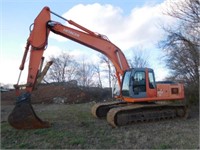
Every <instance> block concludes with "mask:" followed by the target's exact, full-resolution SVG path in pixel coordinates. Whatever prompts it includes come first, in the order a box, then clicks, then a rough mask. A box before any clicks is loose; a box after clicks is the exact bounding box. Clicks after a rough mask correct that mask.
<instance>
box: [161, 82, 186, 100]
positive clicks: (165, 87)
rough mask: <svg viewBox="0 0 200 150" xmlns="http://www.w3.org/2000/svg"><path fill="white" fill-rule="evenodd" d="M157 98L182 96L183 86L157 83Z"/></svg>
mask: <svg viewBox="0 0 200 150" xmlns="http://www.w3.org/2000/svg"><path fill="white" fill-rule="evenodd" d="M157 96H158V98H166V99H168V98H174V99H176V98H177V99H179V98H184V87H183V85H182V84H157Z"/></svg>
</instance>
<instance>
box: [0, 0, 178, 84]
mask: <svg viewBox="0 0 200 150" xmlns="http://www.w3.org/2000/svg"><path fill="white" fill-rule="evenodd" d="M167 5H168V0H123V1H122V0H116V1H114V0H113V1H109V0H96V1H94V0H73V1H72V0H46V1H42V2H41V1H39V0H23V1H20V0H1V47H0V57H1V58H0V67H1V74H0V83H4V84H7V83H9V84H15V83H16V82H17V79H18V74H19V69H18V68H19V66H20V63H21V59H22V56H23V52H24V46H25V43H26V40H27V38H28V36H29V26H30V24H32V23H33V21H34V19H35V17H36V16H37V15H38V13H39V12H40V11H41V9H42V8H43V7H44V6H49V7H50V9H51V10H52V11H54V12H56V13H57V14H60V15H61V16H63V17H65V18H67V19H71V20H73V21H75V22H77V23H79V24H80V25H82V26H84V27H86V28H88V29H90V30H92V31H94V32H98V33H100V34H104V35H106V36H107V37H108V38H109V39H110V41H112V42H113V43H114V44H116V45H117V46H118V47H120V49H121V50H122V51H123V52H124V54H125V56H126V57H127V58H128V59H131V58H130V56H131V55H132V54H134V53H137V51H139V50H142V51H144V53H145V55H147V56H148V58H149V60H148V61H149V65H150V66H149V67H151V68H152V69H154V70H155V74H156V78H157V80H162V79H164V78H165V77H166V76H167V74H168V71H167V70H166V69H165V68H164V62H163V60H162V59H161V57H162V56H163V53H162V51H161V50H160V49H159V48H158V42H159V41H160V40H162V39H163V38H164V33H163V30H162V29H161V25H165V26H166V25H172V24H174V20H173V19H172V18H170V17H168V16H166V15H163V10H164V9H166V8H167ZM52 20H54V21H58V22H60V23H62V24H64V25H67V26H68V24H67V23H66V22H64V21H63V20H61V19H59V18H56V17H53V16H52ZM62 51H64V52H67V53H70V54H71V55H73V56H74V58H75V59H77V61H78V60H79V59H82V58H83V57H84V58H87V61H88V62H95V61H97V60H98V52H95V51H94V50H91V49H89V48H86V47H84V46H82V45H80V44H77V43H75V42H72V41H70V40H68V39H65V38H62V37H60V36H58V35H55V34H53V33H51V34H50V37H49V44H48V48H47V50H46V51H45V56H46V58H47V59H48V57H49V56H51V55H55V56H56V55H58V54H60V53H61V52H62ZM26 77H27V74H26V71H25V73H24V74H23V76H22V78H21V83H25V82H26Z"/></svg>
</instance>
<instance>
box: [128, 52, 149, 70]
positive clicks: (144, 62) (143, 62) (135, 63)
mask: <svg viewBox="0 0 200 150" xmlns="http://www.w3.org/2000/svg"><path fill="white" fill-rule="evenodd" d="M133 51H134V50H133ZM143 51H144V50H142V49H141V50H140V51H139V52H138V50H137V52H135V53H132V56H131V59H130V60H128V62H129V65H130V67H131V68H145V67H147V66H148V65H149V62H148V56H147V55H145V54H144V53H143Z"/></svg>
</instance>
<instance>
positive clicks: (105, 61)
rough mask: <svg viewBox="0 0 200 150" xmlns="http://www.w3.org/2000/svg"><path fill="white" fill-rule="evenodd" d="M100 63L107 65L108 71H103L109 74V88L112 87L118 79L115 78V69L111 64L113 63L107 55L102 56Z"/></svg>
mask: <svg viewBox="0 0 200 150" xmlns="http://www.w3.org/2000/svg"><path fill="white" fill-rule="evenodd" d="M100 63H102V64H105V65H106V66H107V69H104V70H102V71H104V72H106V73H108V85H109V88H111V87H112V80H114V79H115V78H116V76H115V69H114V67H113V65H112V63H111V61H110V60H109V59H108V57H106V56H105V55H103V54H102V55H100Z"/></svg>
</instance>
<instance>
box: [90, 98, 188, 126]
mask: <svg viewBox="0 0 200 150" xmlns="http://www.w3.org/2000/svg"><path fill="white" fill-rule="evenodd" d="M92 114H93V116H95V117H97V118H107V122H108V123H109V124H110V125H111V126H113V127H117V126H124V125H128V124H134V123H137V122H151V121H159V120H165V119H173V118H178V117H179V118H187V117H188V108H187V106H186V105H184V104H157V103H127V102H123V101H116V102H107V103H100V104H98V103H97V104H95V105H94V106H93V107H92Z"/></svg>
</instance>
